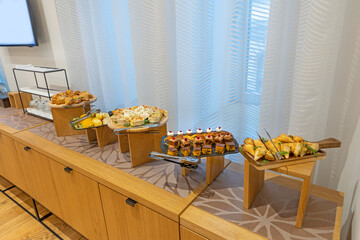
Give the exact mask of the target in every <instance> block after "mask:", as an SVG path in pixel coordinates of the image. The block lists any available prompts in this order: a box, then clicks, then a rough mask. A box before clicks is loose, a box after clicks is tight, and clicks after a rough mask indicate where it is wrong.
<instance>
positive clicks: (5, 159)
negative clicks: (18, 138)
mask: <svg viewBox="0 0 360 240" xmlns="http://www.w3.org/2000/svg"><path fill="white" fill-rule="evenodd" d="M0 175H2V176H3V177H4V178H6V179H7V180H8V181H10V182H12V183H13V184H15V185H16V186H17V187H19V188H21V189H22V190H23V191H25V192H28V185H27V184H26V180H25V178H24V173H23V171H22V169H21V165H20V161H19V158H18V156H17V154H16V149H15V145H14V140H13V139H12V138H10V137H8V136H6V135H4V134H2V133H0Z"/></svg>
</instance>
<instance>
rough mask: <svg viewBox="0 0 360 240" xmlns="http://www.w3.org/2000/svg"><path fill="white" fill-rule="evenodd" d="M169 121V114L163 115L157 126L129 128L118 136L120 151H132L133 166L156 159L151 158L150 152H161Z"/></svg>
mask: <svg viewBox="0 0 360 240" xmlns="http://www.w3.org/2000/svg"><path fill="white" fill-rule="evenodd" d="M167 121H168V116H166V117H163V118H162V119H161V121H160V123H159V125H157V127H146V126H144V127H141V128H133V129H132V128H129V129H128V130H124V131H123V132H121V133H120V134H119V135H118V136H117V137H118V141H119V148H120V153H126V152H130V159H131V166H132V167H136V166H139V165H141V164H144V163H147V162H151V161H154V160H153V159H151V158H149V153H150V152H152V151H157V152H161V148H160V146H161V138H162V136H164V135H166V133H167V125H166V123H167ZM151 132H158V133H151Z"/></svg>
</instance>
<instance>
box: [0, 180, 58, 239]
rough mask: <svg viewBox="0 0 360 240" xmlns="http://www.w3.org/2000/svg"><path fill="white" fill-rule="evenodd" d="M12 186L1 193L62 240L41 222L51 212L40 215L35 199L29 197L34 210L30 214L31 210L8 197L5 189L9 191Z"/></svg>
mask: <svg viewBox="0 0 360 240" xmlns="http://www.w3.org/2000/svg"><path fill="white" fill-rule="evenodd" d="M14 187H16V186H15V185H12V186H11V187H8V188H6V189H4V190H0V192H1V193H3V194H4V195H5V196H6V197H7V198H9V199H10V200H11V201H13V202H14V203H15V204H16V205H18V206H19V207H21V208H22V210H24V211H25V212H27V213H28V214H29V215H30V216H31V217H33V218H34V219H35V220H36V221H38V222H39V223H40V224H41V225H43V226H44V227H45V228H46V229H47V230H49V231H50V232H51V233H52V234H53V235H54V236H55V237H57V238H58V239H60V240H63V239H62V238H61V237H60V236H59V235H58V234H57V233H56V232H54V231H53V230H52V229H51V228H50V227H48V226H47V225H46V224H45V223H43V221H44V220H45V219H47V218H48V217H50V216H51V215H53V213H52V212H49V213H48V214H46V215H45V216H43V217H40V215H39V211H38V208H37V205H36V201H35V199H33V198H31V200H32V203H33V207H34V210H35V215H34V214H32V213H31V212H29V211H28V210H27V209H26V208H25V207H23V206H22V205H21V204H20V203H18V202H17V201H16V200H15V199H13V198H12V197H10V195H9V194H7V193H6V191H9V190H10V189H13V188H14Z"/></svg>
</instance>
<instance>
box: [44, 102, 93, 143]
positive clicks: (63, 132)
mask: <svg viewBox="0 0 360 240" xmlns="http://www.w3.org/2000/svg"><path fill="white" fill-rule="evenodd" d="M95 101H96V97H94V98H92V99H90V101H87V102H81V103H78V104H72V105H56V104H51V103H49V106H50V107H51V113H52V116H53V122H54V125H55V130H56V136H58V137H63V136H73V135H82V134H84V133H85V131H83V130H75V129H73V128H72V127H71V126H70V125H69V122H70V121H71V120H72V119H73V118H75V117H78V116H80V115H82V114H85V113H87V112H88V111H90V103H92V102H95Z"/></svg>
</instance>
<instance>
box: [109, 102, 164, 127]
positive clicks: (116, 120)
mask: <svg viewBox="0 0 360 240" xmlns="http://www.w3.org/2000/svg"><path fill="white" fill-rule="evenodd" d="M112 114H113V115H112V116H111V117H110V120H109V122H108V126H109V127H110V128H112V129H118V128H124V127H136V126H142V125H147V124H150V123H158V122H160V121H161V119H162V118H163V117H166V116H167V111H165V110H163V109H159V108H158V107H150V106H147V105H141V106H134V107H131V108H122V109H120V108H118V109H116V110H114V111H112Z"/></svg>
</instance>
